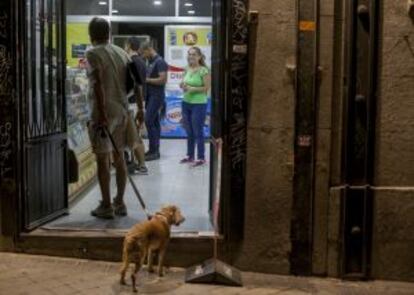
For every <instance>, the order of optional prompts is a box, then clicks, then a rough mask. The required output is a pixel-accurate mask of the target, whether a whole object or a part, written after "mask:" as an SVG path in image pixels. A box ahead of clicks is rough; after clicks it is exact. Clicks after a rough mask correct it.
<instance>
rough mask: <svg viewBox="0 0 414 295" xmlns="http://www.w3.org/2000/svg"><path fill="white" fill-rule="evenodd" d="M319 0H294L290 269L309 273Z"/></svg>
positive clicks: (302, 273) (304, 273)
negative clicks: (293, 157)
mask: <svg viewBox="0 0 414 295" xmlns="http://www.w3.org/2000/svg"><path fill="white" fill-rule="evenodd" d="M318 13H319V0H314V1H309V0H298V2H297V18H298V20H297V21H298V22H297V56H296V60H297V72H296V106H295V143H294V154H295V160H294V162H295V163H294V179H293V217H292V224H291V240H292V251H291V257H290V261H291V272H292V273H293V274H297V275H311V274H312V239H313V229H312V224H313V190H314V161H315V145H316V113H317V77H318Z"/></svg>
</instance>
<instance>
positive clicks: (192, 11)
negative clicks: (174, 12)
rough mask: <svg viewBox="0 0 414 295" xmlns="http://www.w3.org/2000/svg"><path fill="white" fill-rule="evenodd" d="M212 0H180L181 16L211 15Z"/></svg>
mask: <svg viewBox="0 0 414 295" xmlns="http://www.w3.org/2000/svg"><path fill="white" fill-rule="evenodd" d="M211 15H212V3H211V0H180V16H211Z"/></svg>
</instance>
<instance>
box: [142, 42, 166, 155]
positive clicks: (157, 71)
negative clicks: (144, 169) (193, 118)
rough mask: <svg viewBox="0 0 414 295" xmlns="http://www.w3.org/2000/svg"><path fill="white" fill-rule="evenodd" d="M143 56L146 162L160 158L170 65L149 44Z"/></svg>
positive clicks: (144, 45)
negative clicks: (162, 123)
mask: <svg viewBox="0 0 414 295" xmlns="http://www.w3.org/2000/svg"><path fill="white" fill-rule="evenodd" d="M141 50H142V55H143V57H144V58H145V59H147V61H148V64H147V79H146V82H147V85H146V94H145V103H146V105H145V109H146V114H145V125H146V126H147V131H148V139H149V150H148V152H147V153H146V154H145V160H146V161H153V160H158V159H159V158H160V138H161V122H160V121H161V116H160V113H161V110H162V108H164V107H165V84H166V83H167V71H168V65H167V63H166V62H165V61H164V59H163V58H162V57H161V56H159V55H158V54H157V52H156V51H155V49H154V48H153V47H152V46H151V44H150V43H149V42H147V43H144V44H143V45H142V47H141Z"/></svg>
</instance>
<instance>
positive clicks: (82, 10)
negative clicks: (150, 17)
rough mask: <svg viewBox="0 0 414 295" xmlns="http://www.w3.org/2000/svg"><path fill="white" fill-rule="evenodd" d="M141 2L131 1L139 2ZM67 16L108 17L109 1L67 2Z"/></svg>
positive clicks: (138, 0)
mask: <svg viewBox="0 0 414 295" xmlns="http://www.w3.org/2000/svg"><path fill="white" fill-rule="evenodd" d="M141 1H142V0H131V2H138V3H139V2H141ZM66 13H67V14H68V15H108V14H109V0H68V1H66Z"/></svg>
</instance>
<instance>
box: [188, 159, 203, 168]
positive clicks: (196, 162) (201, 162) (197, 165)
mask: <svg viewBox="0 0 414 295" xmlns="http://www.w3.org/2000/svg"><path fill="white" fill-rule="evenodd" d="M205 163H206V160H197V161H195V162H194V164H193V165H191V167H193V168H194V167H200V166H203V165H204V164H205Z"/></svg>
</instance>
